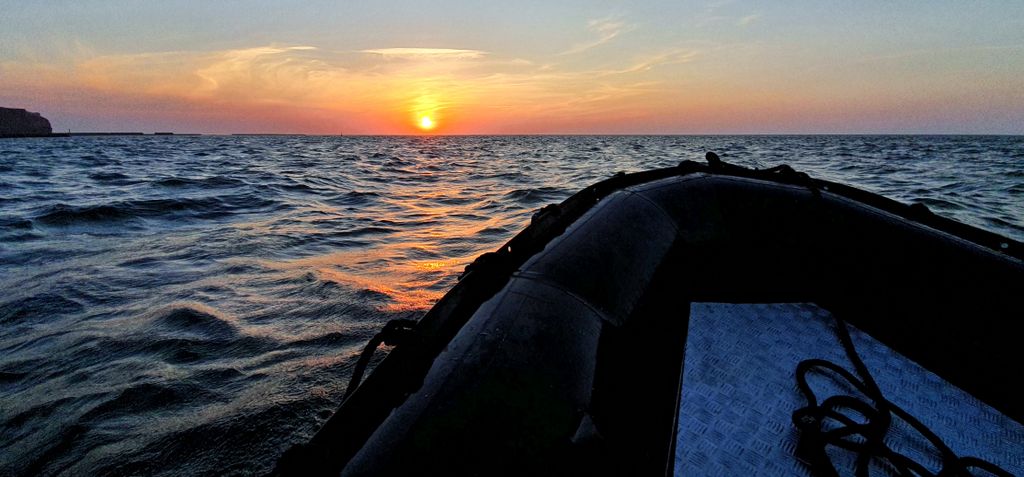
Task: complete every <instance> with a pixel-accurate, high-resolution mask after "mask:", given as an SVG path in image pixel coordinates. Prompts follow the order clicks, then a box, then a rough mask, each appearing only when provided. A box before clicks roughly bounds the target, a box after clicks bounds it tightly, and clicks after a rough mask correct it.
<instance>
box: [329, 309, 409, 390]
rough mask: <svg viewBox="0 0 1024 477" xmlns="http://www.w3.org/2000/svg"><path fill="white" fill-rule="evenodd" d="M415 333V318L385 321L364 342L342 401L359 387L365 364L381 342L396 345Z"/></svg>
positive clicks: (367, 363) (368, 362)
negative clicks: (367, 341) (380, 328)
mask: <svg viewBox="0 0 1024 477" xmlns="http://www.w3.org/2000/svg"><path fill="white" fill-rule="evenodd" d="M415 334H416V320H391V321H389V322H387V324H385V325H384V329H382V330H380V332H379V333H377V334H375V335H373V338H370V342H369V343H366V347H365V348H363V352H362V353H361V354H360V355H359V361H357V362H356V367H355V370H353V371H352V378H351V379H349V381H348V387H347V388H346V389H345V397H344V398H342V401H345V400H346V399H348V397H349V396H350V395H351V394H352V392H353V391H355V390H356V388H358V387H359V383H360V382H361V381H362V380H363V373H364V372H366V366H367V365H369V364H370V359H371V358H373V353H374V352H376V351H377V347H378V346H380V344H381V343H384V344H386V345H388V346H394V345H398V344H400V343H403V342H406V341H408V340H409V338H411V337H412V336H414V335H415Z"/></svg>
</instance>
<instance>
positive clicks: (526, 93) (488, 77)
mask: <svg viewBox="0 0 1024 477" xmlns="http://www.w3.org/2000/svg"><path fill="white" fill-rule="evenodd" d="M87 3H88V2H87ZM314 3H315V2H314ZM455 3H458V2H455ZM684 3H687V4H689V5H690V6H691V7H692V8H688V9H682V10H676V11H672V10H671V7H673V6H674V5H675V4H673V5H668V4H665V5H661V6H662V7H664V8H663V9H662V10H658V9H653V8H650V6H649V5H648V6H646V7H647V8H648V9H647V10H644V9H643V8H640V7H637V9H638V10H637V11H631V10H629V9H626V8H622V7H616V8H597V7H593V8H587V9H584V8H580V9H577V10H572V9H568V10H566V9H562V10H559V9H557V8H556V7H544V6H541V5H533V4H530V5H532V7H533V8H535V9H542V10H543V9H548V8H550V9H551V11H550V12H541V13H547V14H548V15H549V17H548V18H546V19H545V20H544V21H539V20H530V21H534V22H535V23H537V24H531V23H529V21H528V20H529V19H528V18H525V17H524V18H519V17H517V16H516V12H513V11H511V10H509V11H502V12H500V13H502V14H503V15H505V16H504V17H502V16H499V17H497V18H505V20H504V22H501V21H498V20H495V17H493V16H488V15H487V12H485V11H475V10H472V9H465V10H463V11H459V12H458V13H450V14H449V15H446V14H445V13H444V12H443V11H442V12H436V11H435V12H431V13H424V14H423V16H424V17H423V18H422V25H419V26H418V28H420V29H422V31H423V32H425V33H421V34H418V37H417V34H416V33H415V32H414V33H409V32H407V31H406V30H404V29H402V28H401V26H402V25H405V24H406V23H407V22H409V21H412V20H411V19H408V18H406V17H407V16H408V17H410V18H415V17H416V14H417V12H415V11H403V10H398V9H396V10H395V11H389V12H388V14H389V15H393V16H394V18H393V19H390V20H388V19H386V18H387V17H384V19H382V18H380V17H377V16H373V15H371V13H374V14H375V12H373V11H371V10H372V9H373V8H374V7H365V11H362V10H360V11H356V12H346V13H349V14H351V15H354V16H356V17H358V16H359V15H364V16H372V17H373V18H375V19H376V20H374V21H375V22H376V23H373V22H372V21H365V22H362V23H352V24H351V25H349V27H348V28H342V27H341V25H338V28H336V29H335V28H332V27H333V26H334V25H332V23H330V21H327V20H326V19H323V18H321V17H325V16H328V17H329V16H330V15H326V14H324V13H322V12H320V13H317V16H315V17H313V16H311V17H308V18H292V17H290V16H288V15H286V14H281V17H280V25H281V28H274V27H271V26H268V25H273V26H278V23H276V22H275V20H276V19H277V18H276V17H274V16H273V15H270V14H269V13H266V16H263V15H262V14H261V13H260V12H259V9H254V10H255V12H249V13H245V14H242V16H240V17H239V18H238V22H239V23H240V25H241V26H240V27H239V31H241V32H242V33H243V34H241V35H239V36H238V37H230V38H227V37H225V36H224V35H222V34H221V32H219V31H218V30H216V29H210V31H204V30H203V29H202V28H204V27H202V25H197V26H195V28H196V29H198V31H199V34H193V35H192V36H188V35H184V36H183V35H182V33H181V32H179V31H178V30H179V29H182V28H185V27H186V26H188V25H187V24H185V25H184V26H183V25H181V24H179V23H174V22H172V21H171V20H167V21H166V22H161V21H159V20H154V18H166V17H167V16H168V15H176V14H184V13H182V12H179V11H173V8H174V7H173V6H170V7H166V8H168V9H170V10H168V11H160V12H157V11H152V12H149V14H148V15H144V16H143V13H146V12H134V11H132V9H129V12H128V13H126V14H122V15H114V14H112V12H106V13H108V14H109V15H107V16H103V15H95V16H91V17H90V16H89V15H87V14H86V13H91V12H92V11H91V10H88V11H85V13H83V12H75V11H72V12H70V13H62V12H63V10H61V9H57V8H53V9H49V10H45V11H34V10H32V9H33V8H35V7H32V6H19V7H15V11H14V13H13V14H12V15H11V17H12V18H13V19H14V20H18V17H19V15H23V17H24V20H25V21H26V22H29V23H31V22H36V23H39V24H38V25H34V27H35V28H42V29H44V30H45V24H46V20H47V18H46V17H45V16H46V15H49V16H58V17H59V16H60V15H69V17H68V18H53V19H52V20H53V22H52V23H53V24H54V26H52V29H51V30H47V32H48V33H47V34H48V35H49V36H48V37H47V40H46V41H43V42H30V41H25V39H24V37H23V36H21V37H19V36H18V33H19V32H18V31H14V32H13V33H11V32H10V31H8V33H7V35H9V37H8V38H5V37H4V36H3V35H4V34H0V41H7V42H8V44H9V45H11V46H10V47H9V48H7V49H5V50H0V85H2V86H3V88H2V90H0V104H2V105H5V106H13V107H26V108H28V109H30V110H35V111H40V112H42V113H43V114H44V115H46V116H47V117H49V118H51V121H52V122H53V123H54V127H55V129H58V130H62V129H74V130H143V131H152V130H172V131H177V132H205V133H233V132H278V133H282V132H291V133H308V134H338V133H345V134H419V133H429V134H495V133H496V134H516V133H801V132H807V133H818V132H850V133H860V132H864V133H872V132H881V133H884V132H895V133H899V132H954V133H955V132H1001V133H1021V132H1024V130H1022V129H1021V127H1022V126H1021V124H1024V79H1022V78H1024V60H1022V58H1024V35H1022V34H1021V33H1020V32H1021V31H1024V27H1022V28H1020V29H1014V25H1016V26H1021V25H1019V23H1020V21H1019V20H1012V18H1011V19H1010V20H1007V18H1008V17H1007V16H1006V15H1007V14H1010V13H1014V12H1009V11H1000V10H999V9H998V8H988V9H984V8H982V9H979V8H976V7H972V8H967V7H956V5H958V4H957V3H954V2H949V3H945V4H944V7H943V8H945V10H943V9H940V8H937V7H936V8H932V9H931V10H929V11H927V12H922V11H920V10H921V9H918V10H914V9H909V8H903V9H902V11H900V10H896V11H891V10H892V8H889V7H885V5H886V4H885V3H878V4H874V2H867V3H865V4H864V5H860V6H859V7H861V9H860V10H857V11H855V12H849V13H848V14H846V16H845V17H844V16H843V15H839V14H840V13H843V12H832V11H827V10H822V12H821V15H825V14H828V15H827V16H822V17H820V18H817V17H813V16H811V15H812V13H813V12H811V13H807V10H809V8H808V7H806V6H805V7H802V8H800V9H796V8H792V7H790V8H789V10H787V7H779V6H775V7H772V8H768V7H765V6H763V5H759V4H756V3H746V2H728V1H725V2H723V1H718V2H684ZM940 3H942V2H940ZM102 5H108V4H106V3H99V4H93V5H92V6H93V7H94V10H102V9H103V8H101V6H102ZM439 5H440V4H439ZM19 8H21V9H23V11H18V9H19ZM68 8H69V9H71V8H73V7H72V6H71V5H70V4H69V5H68ZM153 8H156V7H153V6H147V7H139V8H138V10H144V9H153ZM199 8H200V9H201V8H215V7H199ZM268 8H269V7H268ZM324 8H327V7H324ZM842 8H850V7H842ZM842 8H840V9H842ZM1002 8H1005V9H1009V10H1019V8H1016V7H1005V6H1004V7H1002ZM480 10H484V8H483V7H481V9H480ZM331 11H333V10H328V12H331ZM661 11H664V12H666V13H665V15H668V16H669V17H671V16H672V15H675V18H661V16H659V15H658V13H659V12H661ZM979 11H980V13H979ZM453 12H455V11H454V10H453ZM101 13H103V12H101ZM208 13H209V14H210V15H215V13H216V12H208ZM314 13H316V12H314ZM534 13H537V12H534ZM1022 13H1024V12H1022ZM133 14H138V15H140V17H139V19H138V21H140V22H143V23H146V22H148V25H143V26H149V27H150V28H149V29H144V28H143V27H132V26H131V25H126V24H122V22H131V21H132V20H131V19H130V18H125V16H128V17H130V16H132V15H133ZM312 14H313V13H311V15H312ZM333 14H337V12H334V13H333ZM798 14H803V15H805V16H808V17H807V18H795V17H796V16H797V15H798ZM40 15H43V16H44V17H43V19H42V20H40V19H39V18H38V17H39V16H40ZM70 15H78V16H75V17H74V18H71V17H70ZM901 15H903V16H904V17H905V18H899V22H896V23H897V24H899V25H902V26H899V27H897V28H895V30H894V29H893V28H894V27H893V23H894V22H893V21H892V19H891V17H894V16H895V17H900V16H901ZM928 15H932V16H931V17H929V16H928ZM456 17H457V18H458V19H461V20H463V21H464V22H462V23H459V24H460V25H475V26H473V27H470V26H463V27H461V28H459V27H455V28H454V29H453V30H451V31H450V30H446V28H452V27H451V25H448V24H446V22H451V19H452V18H456ZM478 17H486V18H478ZM338 18H340V17H338ZM345 18H348V17H345ZM529 18H533V17H529ZM1017 18H1020V17H1019V16H1018V17H1017ZM58 20H59V21H58ZM257 20H259V21H261V22H262V23H261V25H263V29H262V30H259V29H257V27H256V26H246V24H247V23H254V22H257ZM336 21H337V22H342V20H340V19H339V20H336ZM40 22H41V23H40ZM76 22H78V23H79V24H76ZM290 22H291V23H299V24H301V23H302V22H306V23H305V25H306V27H304V28H285V26H287V25H288V24H289V23H290ZM474 22H475V23H474ZM486 22H491V24H490V25H489V26H491V27H493V28H492V29H493V30H494V32H488V31H487V29H486V28H483V29H482V28H481V24H483V25H484V26H488V25H487V24H486ZM495 22H496V23H495ZM545 22H546V23H545ZM844 22H845V23H844ZM879 22H881V23H879ZM1000 22H1001V23H1000ZM1007 22H1009V25H1006V24H1005V23H1007ZM1014 22H1016V23H1014ZM11 24H12V25H18V26H19V27H21V28H31V27H33V25H29V26H24V25H23V23H21V22H18V21H15V22H12V23H11ZM58 24H59V25H58ZM951 25H958V27H957V28H958V29H955V30H954V29H949V28H952V27H951ZM130 28H136V29H137V31H136V30H132V31H124V32H121V31H120V29H130ZM250 28H251V29H252V31H251V32H250V31H249V29H250ZM943 28H947V30H943ZM15 30H17V29H15ZM152 31H158V32H160V35H150V34H148V33H150V32H152ZM252 32H258V34H257V33H252ZM203 34H205V35H206V36H208V37H210V38H209V39H208V41H202V40H203V39H202V38H200V37H202V35H203ZM161 35H163V36H161ZM175 35H177V36H175ZM164 37H168V38H169V39H168V40H166V41H164V40H163V39H162V38H164ZM18 38H20V40H18ZM172 40H173V41H172ZM541 40H543V41H541ZM424 117H427V118H429V122H431V123H432V125H433V127H432V128H430V129H429V130H424V128H421V127H419V126H420V125H421V123H422V122H423V121H424V120H423V118H424Z"/></svg>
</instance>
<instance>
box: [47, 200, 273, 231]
mask: <svg viewBox="0 0 1024 477" xmlns="http://www.w3.org/2000/svg"><path fill="white" fill-rule="evenodd" d="M276 204H277V202H276V201H272V200H268V199H264V198H261V197H257V196H255V195H252V194H243V195H230V196H217V197H202V198H176V199H144V200H129V201H121V202H114V203H111V204H100V205H70V204H64V203H57V204H54V205H51V206H49V207H46V208H45V209H44V210H43V211H42V213H40V214H39V215H37V216H36V217H35V220H37V221H38V222H40V223H43V224H46V225H54V226H69V225H78V224H98V223H104V222H116V221H124V220H130V219H139V218H158V217H162V216H171V215H190V216H192V217H194V218H204V219H209V218H216V217H221V216H227V215H231V214H236V213H240V212H245V211H246V210H254V209H263V208H268V207H270V206H273V205H276Z"/></svg>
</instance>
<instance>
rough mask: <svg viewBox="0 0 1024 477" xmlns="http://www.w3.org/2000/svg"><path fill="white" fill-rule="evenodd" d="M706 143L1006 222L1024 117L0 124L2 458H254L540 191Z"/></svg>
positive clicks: (504, 232)
mask: <svg viewBox="0 0 1024 477" xmlns="http://www.w3.org/2000/svg"><path fill="white" fill-rule="evenodd" d="M706 151H716V152H717V153H718V154H719V155H720V156H721V157H722V159H723V160H725V161H727V162H731V163H734V164H739V165H743V166H750V167H769V166H775V165H779V164H789V165H791V166H792V167H794V168H795V169H797V170H800V171H804V172H807V173H809V174H810V175H812V176H814V177H819V178H824V179H829V180H833V181H840V182H844V183H847V184H850V185H853V186H856V187H860V188H863V189H866V190H869V191H872V192H876V193H880V194H882V195H885V196H887V197H890V198H893V199H896V200H898V201H902V202H906V203H915V202H916V203H922V204H924V205H926V206H928V208H929V209H931V210H932V211H933V212H935V213H937V214H940V215H943V216H946V217H950V218H953V219H956V220H959V221H962V222H966V223H968V224H971V225H974V226H976V227H980V228H983V229H987V230H990V231H993V232H996V233H999V234H1003V235H1005V236H1007V237H1010V238H1012V239H1015V240H1018V241H1024V136H478V137H472V136H458V137H444V136H436V137H434V136H423V137H412V136H410V137H348V136H345V137H334V136H330V137H317V136H124V137H118V136H104V137H69V138H37V139H0V475H5V476H6V475H125V474H132V475H136V474H153V475H174V476H184V475H189V476H192V475H229V474H257V475H258V474H264V473H267V472H269V471H270V470H271V469H272V468H273V466H274V463H275V461H276V459H277V458H278V456H280V455H281V453H282V452H284V451H285V450H286V449H287V448H288V447H289V446H291V445H293V444H296V443H301V442H304V441H306V440H307V439H309V438H310V437H311V436H312V435H313V433H315V432H316V430H317V429H318V427H319V426H320V425H322V424H323V423H324V422H325V421H326V420H327V418H328V417H329V416H330V415H331V412H332V411H333V410H334V409H335V408H336V407H337V406H338V404H339V403H340V401H341V398H342V396H343V394H344V392H345V388H346V385H347V383H348V378H349V376H350V374H351V370H352V367H353V365H354V363H355V360H356V358H357V356H358V354H359V353H360V351H361V350H362V348H363V346H364V345H365V343H366V342H367V341H368V340H369V338H370V337H371V336H373V334H374V333H375V332H376V331H377V330H379V329H380V328H381V327H382V325H383V324H384V323H385V322H387V321H388V320H390V319H394V318H411V319H415V318H417V317H419V316H421V315H422V314H423V313H425V311H426V310H428V309H429V308H430V307H431V305H432V304H433V303H434V302H435V301H436V300H437V299H438V298H439V297H441V296H442V295H443V294H444V293H445V291H446V290H448V289H449V288H450V287H452V286H453V285H454V284H455V283H456V281H457V277H458V275H459V273H460V272H461V271H462V270H463V268H464V267H465V266H466V265H467V264H468V263H469V262H471V261H472V260H473V259H474V257H476V256H478V255H480V254H481V253H484V252H487V251H491V250H494V249H496V248H498V247H499V246H501V244H503V243H504V242H505V241H507V240H508V239H509V238H511V237H512V236H513V235H515V234H516V233H517V232H518V231H519V230H521V229H522V228H523V227H525V226H526V225H527V224H528V223H529V220H530V217H531V215H532V214H533V213H534V212H535V211H536V210H537V209H538V208H540V207H542V206H544V205H545V204H550V203H555V202H559V201H561V200H563V199H565V198H567V197H568V196H569V195H571V194H572V193H573V192H575V191H577V190H579V189H581V188H583V187H584V186H586V185H589V184H591V183H593V182H596V181H598V180H601V179H605V178H608V177H610V176H612V175H613V174H615V173H617V172H620V171H626V172H631V171H639V170H644V169H649V168H657V167H668V166H673V165H676V164H678V163H679V162H681V161H683V160H697V161H701V160H703V157H704V153H705V152H706ZM378 354H383V353H378Z"/></svg>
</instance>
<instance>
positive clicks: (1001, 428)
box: [675, 303, 1024, 476]
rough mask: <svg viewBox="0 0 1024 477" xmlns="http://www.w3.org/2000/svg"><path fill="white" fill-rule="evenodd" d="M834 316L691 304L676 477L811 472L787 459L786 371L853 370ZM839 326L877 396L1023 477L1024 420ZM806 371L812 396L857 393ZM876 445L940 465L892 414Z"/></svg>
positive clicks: (847, 460)
mask: <svg viewBox="0 0 1024 477" xmlns="http://www.w3.org/2000/svg"><path fill="white" fill-rule="evenodd" d="M835 323H836V321H835V318H833V316H832V315H831V314H830V313H829V312H828V311H826V310H824V309H822V308H820V307H818V306H816V305H814V304H804V303H778V304H724V303H693V304H692V305H691V309H690V322H689V332H688V338H687V345H686V346H687V347H686V352H685V364H684V368H683V369H684V370H683V384H682V398H681V408H680V413H679V428H678V433H677V437H676V439H677V441H676V448H675V456H676V460H675V475H709V476H710V475H723V476H724V475H808V476H810V475H812V474H811V472H810V469H809V468H808V467H807V466H806V465H804V464H803V463H802V462H801V461H800V460H798V459H797V458H796V457H795V451H796V446H797V436H798V431H797V430H796V429H795V428H794V426H793V424H792V418H791V416H792V413H793V411H795V410H796V409H798V408H801V407H803V406H805V405H806V400H805V398H804V397H803V395H802V394H801V393H800V392H799V390H798V388H797V384H796V380H795V370H796V367H797V364H798V363H799V362H801V361H803V360H805V359H811V358H820V359H825V360H829V361H832V362H834V363H836V364H838V365H840V366H842V367H844V368H846V369H848V370H850V371H851V372H853V366H852V364H851V362H850V360H849V359H848V358H847V356H846V354H845V352H844V349H843V347H842V345H841V344H840V341H839V339H838V338H837V335H836V332H835V326H836V325H835ZM848 326H849V330H850V335H851V338H852V340H853V343H854V345H855V347H856V349H857V352H858V354H859V355H860V357H861V359H862V360H863V361H864V363H865V365H866V366H867V368H868V369H869V371H870V372H871V373H872V375H873V376H874V379H875V381H876V382H877V383H878V386H879V388H880V389H881V390H882V393H883V394H884V395H885V397H886V398H887V399H889V400H890V401H892V402H893V403H895V404H896V405H898V406H900V407H902V408H904V409H906V410H907V411H908V412H909V413H910V414H911V415H913V416H915V417H916V418H917V419H919V420H920V421H921V422H922V423H924V424H925V425H926V426H928V428H930V429H931V430H932V431H933V432H935V433H936V434H937V435H938V436H939V437H941V438H942V439H943V440H944V441H945V443H946V444H947V445H948V446H949V447H950V448H951V449H952V450H953V451H954V452H956V453H957V455H959V456H975V457H979V458H982V459H985V460H988V461H989V462H992V463H993V464H996V465H998V466H1000V467H1002V468H1003V469H1005V470H1007V471H1009V472H1011V473H1013V474H1016V475H1024V425H1021V424H1020V423H1018V422H1017V421H1014V420H1013V419H1010V418H1009V417H1007V416H1005V415H1003V414H1001V413H1000V412H998V411H997V410H995V409H993V408H992V407H990V406H988V405H986V404H985V403H983V402H981V401H979V400H978V399H976V398H974V397H973V396H971V395H970V394H968V393H966V392H964V391H963V390H961V389H959V388H957V387H955V386H953V385H951V384H949V383H948V382H946V381H945V380H943V379H942V378H941V377H939V376H937V375H935V374H934V373H932V372H930V371H928V370H926V369H924V368H922V367H921V366H919V365H918V364H916V363H914V362H913V361H911V360H909V359H908V358H906V357H904V356H902V355H900V354H898V353H896V352H895V351H893V350H892V349H890V348H889V347H887V346H885V345H884V344H882V343H880V342H879V341H877V340H875V339H873V338H872V337H870V336H868V335H867V334H865V333H863V332H861V331H860V330H857V329H856V328H854V327H853V326H852V325H848ZM810 376H811V377H810V379H809V383H810V385H811V386H812V388H813V389H814V390H815V393H816V395H817V396H818V399H819V401H820V400H823V399H825V398H826V397H828V396H832V395H835V394H854V395H856V394H857V393H856V392H855V391H854V390H853V389H851V387H850V386H849V385H846V384H845V383H843V384H841V383H839V382H837V381H836V380H833V379H831V378H829V377H828V376H826V375H824V374H821V373H817V374H815V373H812V374H811V375H810ZM1012 381H1015V377H1012V376H1007V386H1013V385H1016V384H1015V383H1013V382H1012ZM886 442H887V444H888V445H889V446H890V447H891V448H892V449H893V450H895V451H896V452H898V453H901V454H903V455H906V456H907V457H910V458H911V459H913V460H915V461H917V462H919V463H921V464H923V465H924V466H925V467H928V468H929V469H931V470H933V471H937V470H938V468H939V466H940V461H939V459H938V455H937V453H936V452H935V451H934V450H933V449H934V448H933V447H932V446H931V445H930V444H929V443H928V441H927V440H926V439H925V438H924V437H923V436H921V435H920V434H919V433H918V432H917V431H915V430H914V429H913V428H912V427H910V426H909V425H908V424H906V423H904V422H902V421H900V420H899V419H897V418H895V417H894V419H893V426H892V427H891V428H890V430H889V433H888V435H887V439H886ZM829 455H830V456H831V457H832V461H833V462H834V463H835V465H836V468H837V469H840V470H841V472H840V474H841V475H853V468H854V455H853V454H852V453H849V452H847V451H843V450H841V449H835V448H834V447H833V448H831V450H830V451H829ZM843 470H846V471H845V472H844V471H843ZM874 470H876V471H878V470H880V469H878V468H875V469H874Z"/></svg>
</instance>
